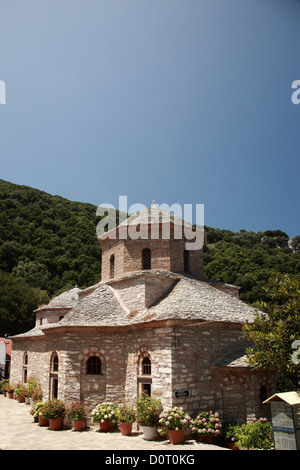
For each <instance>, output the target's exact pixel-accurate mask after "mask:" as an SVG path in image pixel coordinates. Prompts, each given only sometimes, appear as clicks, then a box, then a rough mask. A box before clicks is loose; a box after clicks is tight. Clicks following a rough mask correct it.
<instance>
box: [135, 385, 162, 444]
mask: <svg viewBox="0 0 300 470" xmlns="http://www.w3.org/2000/svg"><path fill="white" fill-rule="evenodd" d="M161 412H162V405H161V401H160V400H159V399H155V398H153V397H151V396H150V395H148V393H147V392H143V393H142V395H141V396H140V397H138V398H137V399H136V415H137V421H138V423H139V424H140V425H141V426H142V428H143V432H144V439H146V440H147V441H152V440H154V439H155V436H156V431H157V427H158V424H159V415H160V413H161Z"/></svg>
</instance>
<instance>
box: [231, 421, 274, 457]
mask: <svg viewBox="0 0 300 470" xmlns="http://www.w3.org/2000/svg"><path fill="white" fill-rule="evenodd" d="M236 434H237V436H236V445H237V447H239V448H244V449H264V450H269V449H271V448H272V446H273V439H272V426H271V423H270V422H269V421H268V420H267V418H260V419H259V420H258V419H256V418H254V419H253V420H252V421H251V422H250V423H248V424H242V425H241V426H239V428H238V430H237V433H236Z"/></svg>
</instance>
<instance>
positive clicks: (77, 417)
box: [66, 401, 86, 431]
mask: <svg viewBox="0 0 300 470" xmlns="http://www.w3.org/2000/svg"><path fill="white" fill-rule="evenodd" d="M66 415H67V417H68V418H70V419H71V420H72V421H73V424H74V429H75V431H83V430H84V427H85V420H86V408H85V406H84V404H83V403H82V402H81V401H74V402H73V403H71V405H70V406H69V407H68V409H67V413H66Z"/></svg>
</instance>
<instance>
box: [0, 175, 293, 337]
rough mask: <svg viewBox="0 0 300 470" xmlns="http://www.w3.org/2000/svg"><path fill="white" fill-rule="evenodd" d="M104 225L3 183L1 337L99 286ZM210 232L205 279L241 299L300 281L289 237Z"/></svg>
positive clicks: (88, 212)
mask: <svg viewBox="0 0 300 470" xmlns="http://www.w3.org/2000/svg"><path fill="white" fill-rule="evenodd" d="M98 222H99V218H98V217H96V206H94V205H92V204H86V203H81V202H72V201H69V200H67V199H64V198H62V197H59V196H51V195H49V194H47V193H45V192H43V191H40V190H37V189H34V188H30V187H27V186H19V185H15V184H12V183H9V182H6V181H3V180H0V336H3V335H4V334H6V333H9V334H16V333H19V332H22V331H26V330H27V329H29V328H31V327H32V326H33V324H34V321H33V319H34V314H33V313H32V311H33V309H34V308H36V307H37V306H38V305H39V304H41V303H45V302H47V301H48V300H49V299H50V298H51V297H52V296H53V295H56V294H58V293H60V292H62V291H64V290H67V289H69V288H71V287H72V286H75V285H77V286H78V287H81V288H82V287H87V286H89V285H92V284H95V283H96V282H98V281H99V280H100V275H101V245H100V244H99V242H98V240H97V236H96V225H97V223H98ZM278 225H280V221H278ZM206 230H207V242H208V244H207V247H206V248H205V252H204V260H205V274H206V276H207V277H208V278H209V279H214V280H220V281H224V282H228V283H231V284H236V285H239V286H241V291H240V296H241V299H243V300H245V301H247V302H249V303H253V302H255V301H256V300H258V299H261V298H262V291H261V286H262V285H264V284H265V283H266V282H267V280H268V279H269V277H271V276H272V275H276V274H278V273H289V274H290V275H291V276H295V277H298V278H300V252H294V250H292V249H291V248H289V247H288V240H289V237H288V235H287V234H285V233H284V232H281V231H280V230H277V231H273V232H272V231H268V232H259V233H253V232H246V231H244V230H241V231H240V232H239V233H233V232H230V231H228V230H220V229H214V228H210V227H206ZM299 239H300V237H295V238H294V240H293V241H292V244H293V245H294V248H297V244H298V248H300V246H299Z"/></svg>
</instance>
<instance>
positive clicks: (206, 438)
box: [198, 434, 213, 444]
mask: <svg viewBox="0 0 300 470" xmlns="http://www.w3.org/2000/svg"><path fill="white" fill-rule="evenodd" d="M198 438H199V441H200V442H205V443H206V444H212V442H213V436H203V435H201V434H200V435H198Z"/></svg>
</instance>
